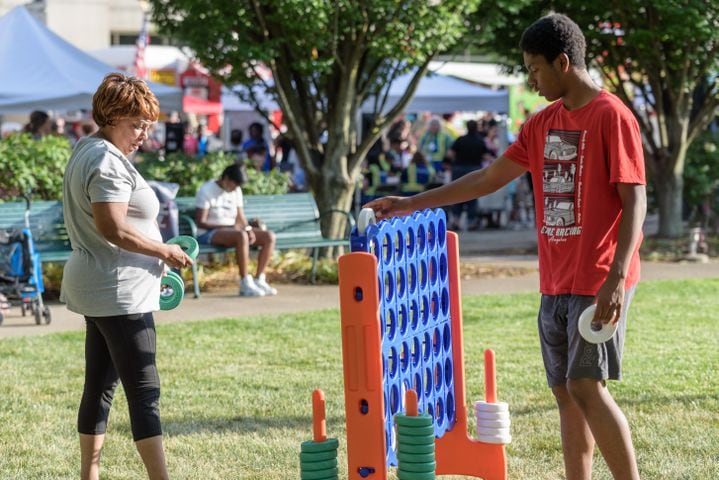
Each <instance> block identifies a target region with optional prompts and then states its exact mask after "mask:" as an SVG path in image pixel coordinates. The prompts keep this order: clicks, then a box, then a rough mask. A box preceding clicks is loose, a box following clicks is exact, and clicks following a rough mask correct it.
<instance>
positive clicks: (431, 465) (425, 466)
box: [399, 462, 437, 473]
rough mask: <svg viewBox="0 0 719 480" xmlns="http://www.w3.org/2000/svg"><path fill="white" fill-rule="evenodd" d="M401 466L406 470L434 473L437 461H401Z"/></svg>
mask: <svg viewBox="0 0 719 480" xmlns="http://www.w3.org/2000/svg"><path fill="white" fill-rule="evenodd" d="M399 468H401V469H402V470H404V471H405V472H416V473H434V470H435V469H436V468H437V462H422V463H414V462H400V464H399Z"/></svg>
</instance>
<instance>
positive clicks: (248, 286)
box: [240, 275, 265, 297]
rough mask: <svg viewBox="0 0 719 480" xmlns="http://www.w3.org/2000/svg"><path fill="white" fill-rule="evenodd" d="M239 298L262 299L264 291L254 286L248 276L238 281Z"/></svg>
mask: <svg viewBox="0 0 719 480" xmlns="http://www.w3.org/2000/svg"><path fill="white" fill-rule="evenodd" d="M240 296H241V297H264V296H265V291H264V290H263V289H262V288H260V287H258V286H257V285H255V281H254V280H253V279H252V277H251V276H250V275H247V276H246V277H245V278H243V279H242V280H240Z"/></svg>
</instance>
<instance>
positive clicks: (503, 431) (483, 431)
mask: <svg viewBox="0 0 719 480" xmlns="http://www.w3.org/2000/svg"><path fill="white" fill-rule="evenodd" d="M477 435H482V436H483V437H485V436H492V437H509V436H510V434H509V428H485V427H480V426H477Z"/></svg>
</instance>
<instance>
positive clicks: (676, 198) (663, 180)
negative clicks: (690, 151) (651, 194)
mask: <svg viewBox="0 0 719 480" xmlns="http://www.w3.org/2000/svg"><path fill="white" fill-rule="evenodd" d="M654 185H655V187H656V195H657V203H658V205H659V232H658V236H659V237H660V238H679V237H681V236H682V233H683V226H682V194H683V191H684V176H683V174H682V173H678V174H677V173H676V172H674V171H673V170H672V169H666V170H663V171H659V172H656V173H655V176H654Z"/></svg>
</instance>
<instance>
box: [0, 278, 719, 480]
mask: <svg viewBox="0 0 719 480" xmlns="http://www.w3.org/2000/svg"><path fill="white" fill-rule="evenodd" d="M718 293H719V280H697V281H672V282H669V281H665V282H646V283H643V284H642V285H641V286H640V288H639V289H638V291H637V294H636V298H635V301H634V304H633V307H632V309H631V311H630V318H629V324H628V334H627V335H628V337H627V344H626V348H625V350H626V353H625V363H624V381H623V382H619V383H613V384H611V385H610V388H611V389H612V392H613V394H614V396H615V398H616V399H617V401H618V402H619V404H620V405H621V406H622V407H623V408H624V411H625V413H626V414H627V417H628V418H629V421H630V423H631V425H632V428H633V433H634V441H635V445H636V449H637V455H638V459H639V464H640V470H641V472H642V478H644V479H669V478H671V479H707V480H709V479H715V478H717V472H719V420H718V418H719V417H717V413H716V412H717V411H719V394H718V393H717V389H716V371H717V367H719V353H718V350H719V349H718V348H717V347H718V346H719V330H718V329H717V325H718V324H719V295H718ZM538 300H539V298H538V295H535V294H521V295H487V296H481V297H467V298H465V299H464V307H463V308H464V322H465V329H464V341H465V345H464V350H465V368H466V384H467V401H468V403H469V402H472V401H474V400H477V399H480V398H481V397H482V396H483V375H484V374H483V370H482V363H483V351H484V349H485V348H493V349H494V350H495V352H496V357H497V380H498V389H499V396H500V399H501V400H505V401H508V402H509V403H510V409H511V411H512V436H513V443H512V444H511V445H509V446H508V447H507V451H508V462H509V472H510V475H509V477H510V478H511V479H527V480H529V479H531V480H538V479H539V480H541V479H547V480H549V479H552V480H555V479H558V478H562V477H563V468H562V456H561V447H560V445H559V434H558V414H557V412H556V408H555V406H554V401H553V399H552V397H551V394H550V392H549V390H548V389H547V388H546V382H545V378H544V372H543V367H542V362H541V358H540V353H539V344H538V339H537V333H536V310H537V305H538ZM0 359H2V360H0V361H1V362H2V367H3V368H2V372H3V373H2V375H1V376H0V399H2V407H0V423H2V429H1V430H0V452H2V455H1V456H0V472H1V473H0V478H3V479H5V478H10V479H20V478H22V479H25V478H32V479H71V478H77V476H78V463H79V454H78V447H77V434H76V426H75V424H76V411H77V405H78V403H79V398H80V394H81V390H82V376H83V334H82V333H63V334H50V335H43V336H35V337H25V338H7V339H3V340H0ZM158 363H159V371H160V376H161V381H162V416H163V427H164V430H165V444H166V450H167V457H168V462H169V467H170V472H171V476H172V478H177V479H197V478H202V479H228V478H240V479H258V480H259V479H262V480H280V479H282V480H286V479H289V478H299V467H298V451H299V444H300V442H302V441H304V440H308V439H310V438H311V435H312V424H311V392H312V390H313V389H314V388H322V389H323V390H324V391H325V394H326V398H327V417H328V418H327V426H328V433H329V435H330V436H332V437H337V438H339V439H340V452H339V463H340V478H347V472H346V468H347V467H346V458H347V457H346V455H347V452H346V450H345V425H344V398H343V384H342V355H341V342H340V332H339V313H338V312H337V311H334V310H330V311H321V312H312V313H301V314H295V315H278V316H266V317H253V318H235V319H224V320H217V321H205V322H188V323H180V324H174V325H162V326H160V327H159V328H158ZM470 428H472V429H474V421H473V420H470ZM596 458H597V462H596V468H595V478H597V479H605V478H610V475H609V473H608V471H607V469H606V467H605V466H604V464H603V461H602V460H601V457H600V456H599V454H598V453H597V455H596ZM102 468H103V476H104V478H110V479H113V480H114V479H128V480H129V479H136V478H143V477H144V471H143V468H142V465H141V462H140V460H139V457H138V455H137V453H136V452H135V450H134V446H133V443H132V437H131V433H130V429H129V420H128V415H127V403H126V401H125V398H124V394H123V393H122V392H121V391H118V393H117V394H116V396H115V405H114V407H113V410H112V414H111V419H110V427H109V430H108V436H107V441H106V445H105V449H104V453H103V461H102ZM441 478H453V477H441ZM454 478H460V477H454Z"/></svg>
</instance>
